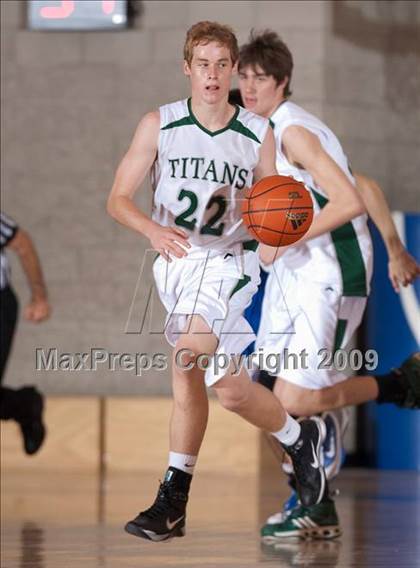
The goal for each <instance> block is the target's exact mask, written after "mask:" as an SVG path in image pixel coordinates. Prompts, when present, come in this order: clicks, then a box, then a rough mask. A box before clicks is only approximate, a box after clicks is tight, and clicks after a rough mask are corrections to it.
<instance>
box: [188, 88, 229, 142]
mask: <svg viewBox="0 0 420 568" xmlns="http://www.w3.org/2000/svg"><path fill="white" fill-rule="evenodd" d="M187 105H188V111H189V113H190V116H189V118H190V119H191V120H192V121H193V123H194V124H195V125H196V126H198V128H200V129H201V130H202V131H203V132H205V133H206V134H208V135H209V136H217V135H218V134H221V133H222V132H225V131H226V130H229V128H230V127H231V125H232V123H233V122H234V121H235V120H236V117H237V116H238V114H239V107H238V105H235V106H236V110H235V114H234V115H233V116H232V118H231V119H230V120H229V122H228V123H227V125H226V126H225V127H224V128H221V129H220V130H215V131H214V132H212V131H211V130H207V128H206V127H205V126H203V125H202V124H201V123H200V122H199V121H198V120H197V118H196V117H195V116H194V113H193V111H192V105H191V97H190V98H189V99H188V101H187Z"/></svg>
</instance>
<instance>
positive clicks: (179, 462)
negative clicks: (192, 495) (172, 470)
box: [169, 452, 197, 475]
mask: <svg viewBox="0 0 420 568" xmlns="http://www.w3.org/2000/svg"><path fill="white" fill-rule="evenodd" d="M196 461H197V456H190V455H188V454H179V453H178V452H169V467H176V468H177V469H180V470H181V471H185V473H189V474H190V475H192V474H193V473H194V467H195V464H196Z"/></svg>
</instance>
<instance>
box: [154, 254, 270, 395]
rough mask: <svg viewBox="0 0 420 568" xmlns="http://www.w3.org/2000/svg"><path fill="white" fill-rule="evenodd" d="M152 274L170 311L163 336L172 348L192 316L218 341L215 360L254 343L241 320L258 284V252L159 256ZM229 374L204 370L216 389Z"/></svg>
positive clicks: (244, 321)
mask: <svg viewBox="0 0 420 568" xmlns="http://www.w3.org/2000/svg"><path fill="white" fill-rule="evenodd" d="M153 272H154V277H155V282H156V286H157V289H158V293H159V296H160V299H161V301H162V303H163V305H164V306H165V308H166V310H167V312H168V314H167V317H166V322H165V335H166V338H167V340H168V342H169V343H170V344H171V345H172V346H175V344H176V342H177V339H178V338H179V337H180V335H181V333H185V330H186V326H187V322H188V317H189V316H190V315H192V314H195V315H200V316H201V317H202V318H203V319H204V320H205V321H206V322H207V324H208V326H209V328H210V329H211V330H212V332H213V333H214V334H215V335H216V336H217V338H218V339H219V343H218V347H217V351H216V355H218V354H226V356H227V357H229V360H230V358H231V356H232V355H240V354H241V353H242V351H243V350H244V349H245V348H246V347H248V345H249V344H250V343H251V342H252V341H254V340H255V335H254V333H253V331H252V328H251V326H250V325H249V324H248V322H247V321H246V319H245V318H244V315H243V313H244V310H245V309H246V308H247V306H248V305H249V304H250V303H251V300H252V296H253V295H254V294H255V292H256V290H257V289H258V285H259V282H260V269H259V263H258V255H257V254H256V253H255V252H252V251H248V252H244V253H243V254H242V253H241V254H235V252H234V251H233V250H232V251H229V250H226V251H223V252H220V251H217V252H216V251H200V253H199V254H198V253H197V251H195V252H194V254H189V255H188V256H186V257H184V258H182V259H178V258H173V260H172V262H167V261H166V260H164V259H163V257H158V259H157V260H156V261H155V263H154V266H153ZM225 374H226V370H225V369H220V370H219V369H215V367H214V365H212V364H210V365H209V368H208V369H207V370H206V371H205V381H206V385H207V386H211V385H213V384H214V383H215V382H216V381H218V380H220V379H221V378H222V377H223V376H224V375H225Z"/></svg>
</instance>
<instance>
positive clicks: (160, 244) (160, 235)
mask: <svg viewBox="0 0 420 568" xmlns="http://www.w3.org/2000/svg"><path fill="white" fill-rule="evenodd" d="M148 237H149V240H150V243H151V245H152V247H153V248H154V249H155V250H156V251H157V252H158V253H160V254H161V255H162V256H163V258H164V259H165V260H167V261H168V262H172V259H171V257H170V256H169V255H170V254H172V255H173V256H176V257H177V258H183V257H184V256H187V251H186V250H185V249H189V248H191V245H190V243H189V242H188V235H187V233H186V232H185V231H183V230H182V229H178V228H177V227H162V225H158V224H156V225H155V226H154V227H153V229H152V230H151V231H150V233H149V235H148Z"/></svg>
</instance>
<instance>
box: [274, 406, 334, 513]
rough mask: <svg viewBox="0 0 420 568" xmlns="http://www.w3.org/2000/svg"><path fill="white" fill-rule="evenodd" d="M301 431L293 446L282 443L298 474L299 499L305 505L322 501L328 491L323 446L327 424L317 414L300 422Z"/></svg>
mask: <svg viewBox="0 0 420 568" xmlns="http://www.w3.org/2000/svg"><path fill="white" fill-rule="evenodd" d="M300 427H301V432H300V436H299V438H298V440H297V441H296V442H295V443H294V444H293V445H292V446H286V445H285V444H282V445H283V447H284V449H285V451H286V452H287V453H288V454H289V456H290V458H291V460H292V463H293V469H294V472H295V476H296V485H297V491H298V494H299V499H300V501H301V503H302V505H304V506H305V507H310V506H311V505H316V504H317V503H320V502H321V501H322V498H323V497H324V495H325V493H326V491H328V486H327V480H326V476H325V471H324V468H323V467H322V459H321V446H322V442H323V441H324V438H325V424H324V422H323V421H322V420H321V419H320V418H318V417H317V416H313V417H312V418H308V419H306V420H302V421H301V422H300Z"/></svg>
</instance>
